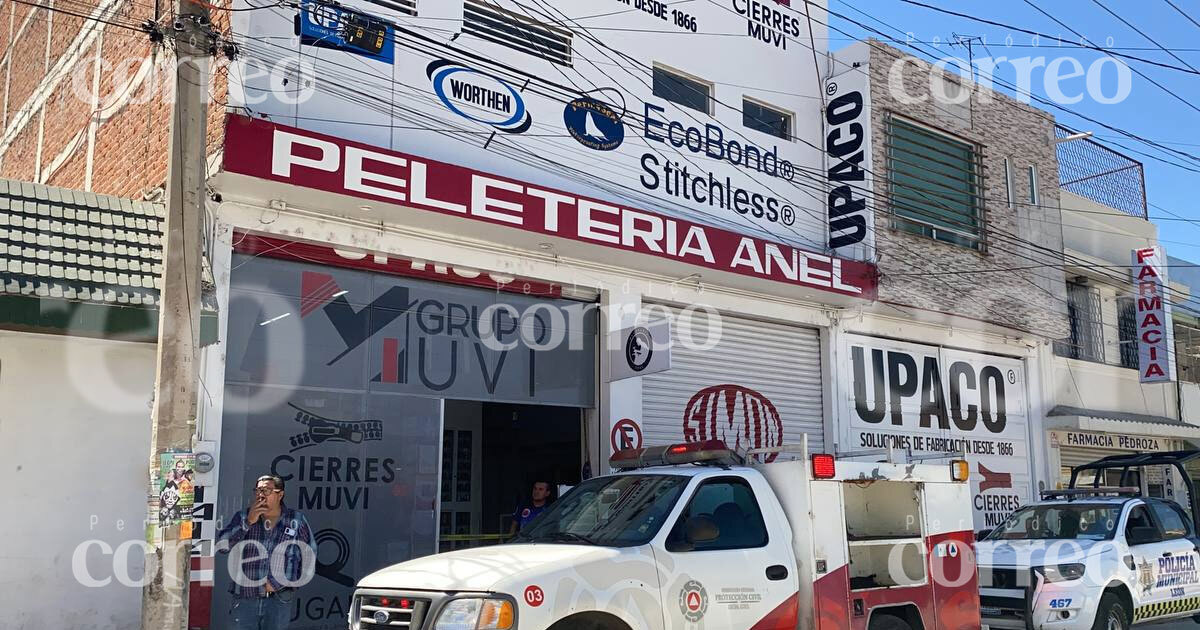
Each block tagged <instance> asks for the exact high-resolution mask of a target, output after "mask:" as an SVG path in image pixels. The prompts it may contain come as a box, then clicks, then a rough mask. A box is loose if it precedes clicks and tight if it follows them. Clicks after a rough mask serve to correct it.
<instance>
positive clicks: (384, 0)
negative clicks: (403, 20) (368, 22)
mask: <svg viewBox="0 0 1200 630" xmlns="http://www.w3.org/2000/svg"><path fill="white" fill-rule="evenodd" d="M367 2H369V3H371V4H373V5H376V6H380V7H383V8H385V9H391V10H393V11H395V12H397V13H401V14H403V15H411V16H416V15H417V0H367Z"/></svg>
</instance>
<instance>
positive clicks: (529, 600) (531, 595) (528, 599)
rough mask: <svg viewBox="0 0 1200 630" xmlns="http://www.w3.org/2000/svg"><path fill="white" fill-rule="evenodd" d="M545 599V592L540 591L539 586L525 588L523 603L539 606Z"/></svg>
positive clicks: (534, 606)
mask: <svg viewBox="0 0 1200 630" xmlns="http://www.w3.org/2000/svg"><path fill="white" fill-rule="evenodd" d="M545 601H546V593H545V592H543V591H542V587H540V586H536V585H535V586H530V587H528V588H526V589H525V603H526V604H529V605H530V606H532V607H533V608H537V607H538V606H541V605H542V603H543V602H545Z"/></svg>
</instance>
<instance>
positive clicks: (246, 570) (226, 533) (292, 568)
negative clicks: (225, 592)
mask: <svg viewBox="0 0 1200 630" xmlns="http://www.w3.org/2000/svg"><path fill="white" fill-rule="evenodd" d="M283 490H284V482H283V479H281V478H279V477H278V476H276V475H263V476H262V477H259V478H258V481H257V482H256V483H255V484H254V501H253V503H251V504H250V507H248V508H246V509H244V510H241V511H240V512H238V513H237V514H234V515H233V518H232V519H230V521H229V524H227V525H226V526H225V527H224V528H223V529H221V531H220V533H218V534H217V541H218V542H217V545H218V547H217V549H218V550H219V551H221V552H223V553H230V552H231V551H232V552H233V554H232V556H231V558H230V562H229V571H230V577H231V578H232V580H233V581H232V583H231V584H230V587H229V589H230V593H232V594H233V605H232V607H231V609H230V615H231V617H232V627H233V628H235V629H236V630H284V629H285V628H287V626H288V620H289V619H291V616H292V604H293V603H294V602H295V601H296V588H297V587H299V586H302V585H304V584H307V583H308V581H309V580H310V579H312V576H313V572H314V571H315V569H316V560H317V550H316V545H315V544H314V542H313V535H312V529H311V528H309V526H308V519H306V518H304V515H303V514H301V513H300V512H297V511H296V510H293V509H291V508H289V507H287V506H286V505H284V503H283ZM234 559H236V560H237V561H238V564H237V565H236V566H235V564H234Z"/></svg>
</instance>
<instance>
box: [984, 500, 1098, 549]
mask: <svg viewBox="0 0 1200 630" xmlns="http://www.w3.org/2000/svg"><path fill="white" fill-rule="evenodd" d="M1120 519H1121V506H1119V505H1110V504H1088V503H1082V504H1076V503H1070V504H1057V503H1056V504H1051V505H1031V506H1029V507H1026V508H1022V509H1020V510H1017V511H1016V512H1015V513H1013V515H1012V516H1010V517H1008V520H1007V521H1005V522H1004V524H1003V525H1001V526H1000V527H998V528H996V531H994V532H992V535H991V536H989V537H988V538H989V539H990V540H1111V539H1112V537H1113V534H1114V533H1115V532H1116V529H1117V521H1119V520H1120Z"/></svg>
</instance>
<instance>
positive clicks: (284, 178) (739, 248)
mask: <svg viewBox="0 0 1200 630" xmlns="http://www.w3.org/2000/svg"><path fill="white" fill-rule="evenodd" d="M225 144H226V151H225V170H227V171H228V172H231V173H238V174H242V175H249V176H252V177H259V178H264V179H270V180H275V181H281V182H288V183H291V184H294V185H296V186H301V187H306V188H313V189H317V190H324V191H328V192H333V193H339V194H343V195H350V196H355V197H363V198H368V199H373V200H377V201H383V202H390V203H396V204H400V205H403V206H405V207H409V208H415V209H418V210H423V211H429V212H436V213H440V214H445V215H450V216H457V217H463V218H468V219H473V220H477V221H484V222H487V223H490V224H493V225H498V226H507V227H511V228H516V229H520V230H523V231H526V232H536V233H540V234H546V235H549V236H558V237H562V238H567V239H571V240H575V241H582V242H586V243H591V244H596V245H601V246H604V247H610V248H615V249H620V250H625V251H628V252H633V253H639V254H647V255H650V256H655V257H658V258H666V259H671V260H676V261H679V262H683V263H688V264H692V265H698V266H701V267H706V268H709V269H716V270H720V271H726V272H731V273H736V274H740V275H744V276H751V277H756V278H762V279H766V280H772V281H776V282H782V283H787V284H791V285H795V286H800V287H806V288H813V289H819V290H824V291H829V292H832V293H838V294H842V295H848V296H853V297H862V298H867V299H872V298H874V296H875V293H876V278H875V268H874V267H873V266H872V265H869V264H866V263H861V262H856V261H852V260H843V259H840V258H834V257H830V256H825V255H822V254H818V253H814V252H809V251H804V250H800V249H797V248H794V247H789V246H787V245H784V244H781V243H774V242H769V241H765V240H761V239H757V238H754V237H751V236H745V235H739V234H735V233H733V232H729V231H726V230H722V229H719V228H716V227H712V226H707V225H702V224H698V223H692V222H690V221H684V220H680V219H673V218H669V217H665V216H662V215H659V214H656V213H651V212H646V211H642V210H637V209H634V208H629V207H622V206H617V205H613V204H609V203H605V202H601V201H598V200H596V199H593V198H588V197H581V196H577V195H572V194H568V193H565V192H562V191H558V190H551V189H547V188H543V187H541V186H534V185H530V184H526V183H524V182H519V181H515V180H512V179H508V178H501V177H495V176H492V175H490V174H485V173H481V172H479V171H475V170H472V169H469V168H465V167H462V166H458V165H455V164H447V163H442V162H437V161H434V160H427V159H424V158H418V157H415V156H412V155H408V154H404V153H397V152H393V151H384V150H381V149H374V148H370V147H368V146H365V145H362V144H358V143H351V142H346V141H344V140H340V139H337V138H332V137H329V136H323V135H320V134H316V133H313V132H308V131H301V130H299V129H293V128H288V127H283V126H280V125H275V124H272V123H269V122H265V121H261V120H250V119H246V118H241V117H238V116H231V117H230V118H229V124H228V125H227V128H226V135H225Z"/></svg>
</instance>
